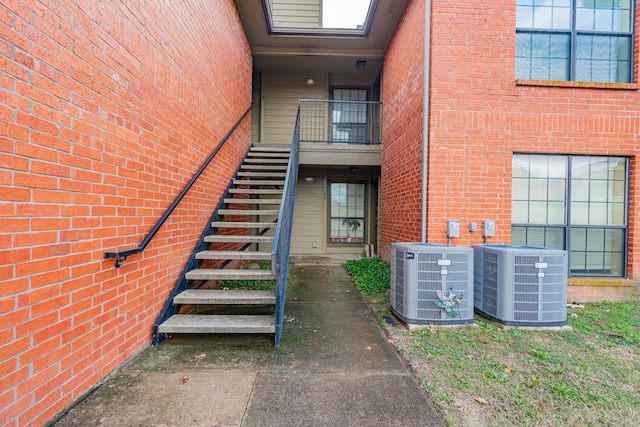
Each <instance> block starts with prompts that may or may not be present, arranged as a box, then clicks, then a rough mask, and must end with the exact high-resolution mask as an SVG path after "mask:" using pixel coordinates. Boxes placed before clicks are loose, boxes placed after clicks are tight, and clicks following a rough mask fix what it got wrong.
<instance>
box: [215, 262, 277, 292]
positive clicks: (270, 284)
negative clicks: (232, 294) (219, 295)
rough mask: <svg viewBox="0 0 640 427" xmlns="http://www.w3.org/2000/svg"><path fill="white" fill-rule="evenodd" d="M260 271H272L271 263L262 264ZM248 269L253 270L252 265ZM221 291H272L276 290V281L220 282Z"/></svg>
mask: <svg viewBox="0 0 640 427" xmlns="http://www.w3.org/2000/svg"><path fill="white" fill-rule="evenodd" d="M259 267H260V270H271V261H262V262H260V265H259ZM247 268H252V266H251V265H249V266H247ZM218 288H219V289H224V288H226V289H250V290H253V291H272V290H274V289H275V288H276V281H275V280H220V281H219V282H218Z"/></svg>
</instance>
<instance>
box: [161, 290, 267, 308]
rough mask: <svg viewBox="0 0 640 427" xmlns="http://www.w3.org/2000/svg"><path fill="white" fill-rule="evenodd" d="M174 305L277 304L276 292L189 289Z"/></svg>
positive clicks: (175, 299)
mask: <svg viewBox="0 0 640 427" xmlns="http://www.w3.org/2000/svg"><path fill="white" fill-rule="evenodd" d="M173 303H174V304H247V305H248V304H275V303H276V293H275V291H251V290H246V289H233V290H218V289H215V290H213V289H187V290H186V291H183V292H180V293H179V294H178V295H176V296H175V297H174V298H173Z"/></svg>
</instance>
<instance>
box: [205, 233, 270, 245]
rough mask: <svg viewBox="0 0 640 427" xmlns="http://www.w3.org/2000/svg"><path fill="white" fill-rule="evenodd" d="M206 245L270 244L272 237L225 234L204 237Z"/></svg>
mask: <svg viewBox="0 0 640 427" xmlns="http://www.w3.org/2000/svg"><path fill="white" fill-rule="evenodd" d="M204 241H205V242H207V243H244V242H247V243H271V242H273V236H233V235H225V234H212V235H210V236H205V238H204Z"/></svg>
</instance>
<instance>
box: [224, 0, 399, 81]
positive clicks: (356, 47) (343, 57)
mask: <svg viewBox="0 0 640 427" xmlns="http://www.w3.org/2000/svg"><path fill="white" fill-rule="evenodd" d="M236 3H237V5H238V10H239V12H240V16H241V17H242V21H243V24H244V28H245V31H246V33H247V37H248V39H249V43H250V44H251V48H252V51H253V56H254V69H256V70H304V71H321V72H329V73H336V74H342V75H352V74H353V75H356V74H357V73H359V74H358V75H359V76H362V77H363V78H371V76H376V75H377V74H378V73H379V71H380V68H381V67H382V59H383V57H384V53H385V50H386V48H387V44H388V43H389V40H390V38H391V36H392V34H393V31H394V30H395V28H396V25H397V24H398V20H399V19H400V16H401V15H402V12H403V10H404V7H405V5H406V3H407V1H406V0H375V1H373V2H372V4H371V8H370V10H369V14H368V17H367V20H366V22H365V25H364V27H363V28H362V29H359V30H355V29H354V30H345V29H340V30H333V29H312V30H309V29H301V28H281V27H278V28H276V27H275V26H274V25H273V22H272V20H271V11H270V9H269V6H268V0H236ZM356 60H365V61H367V64H366V67H365V68H364V69H360V70H359V69H357V68H356Z"/></svg>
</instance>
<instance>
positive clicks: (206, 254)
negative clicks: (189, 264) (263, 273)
mask: <svg viewBox="0 0 640 427" xmlns="http://www.w3.org/2000/svg"><path fill="white" fill-rule="evenodd" d="M196 259H225V260H226V259H240V260H245V261H270V260H271V252H255V251H200V252H198V253H196Z"/></svg>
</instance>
